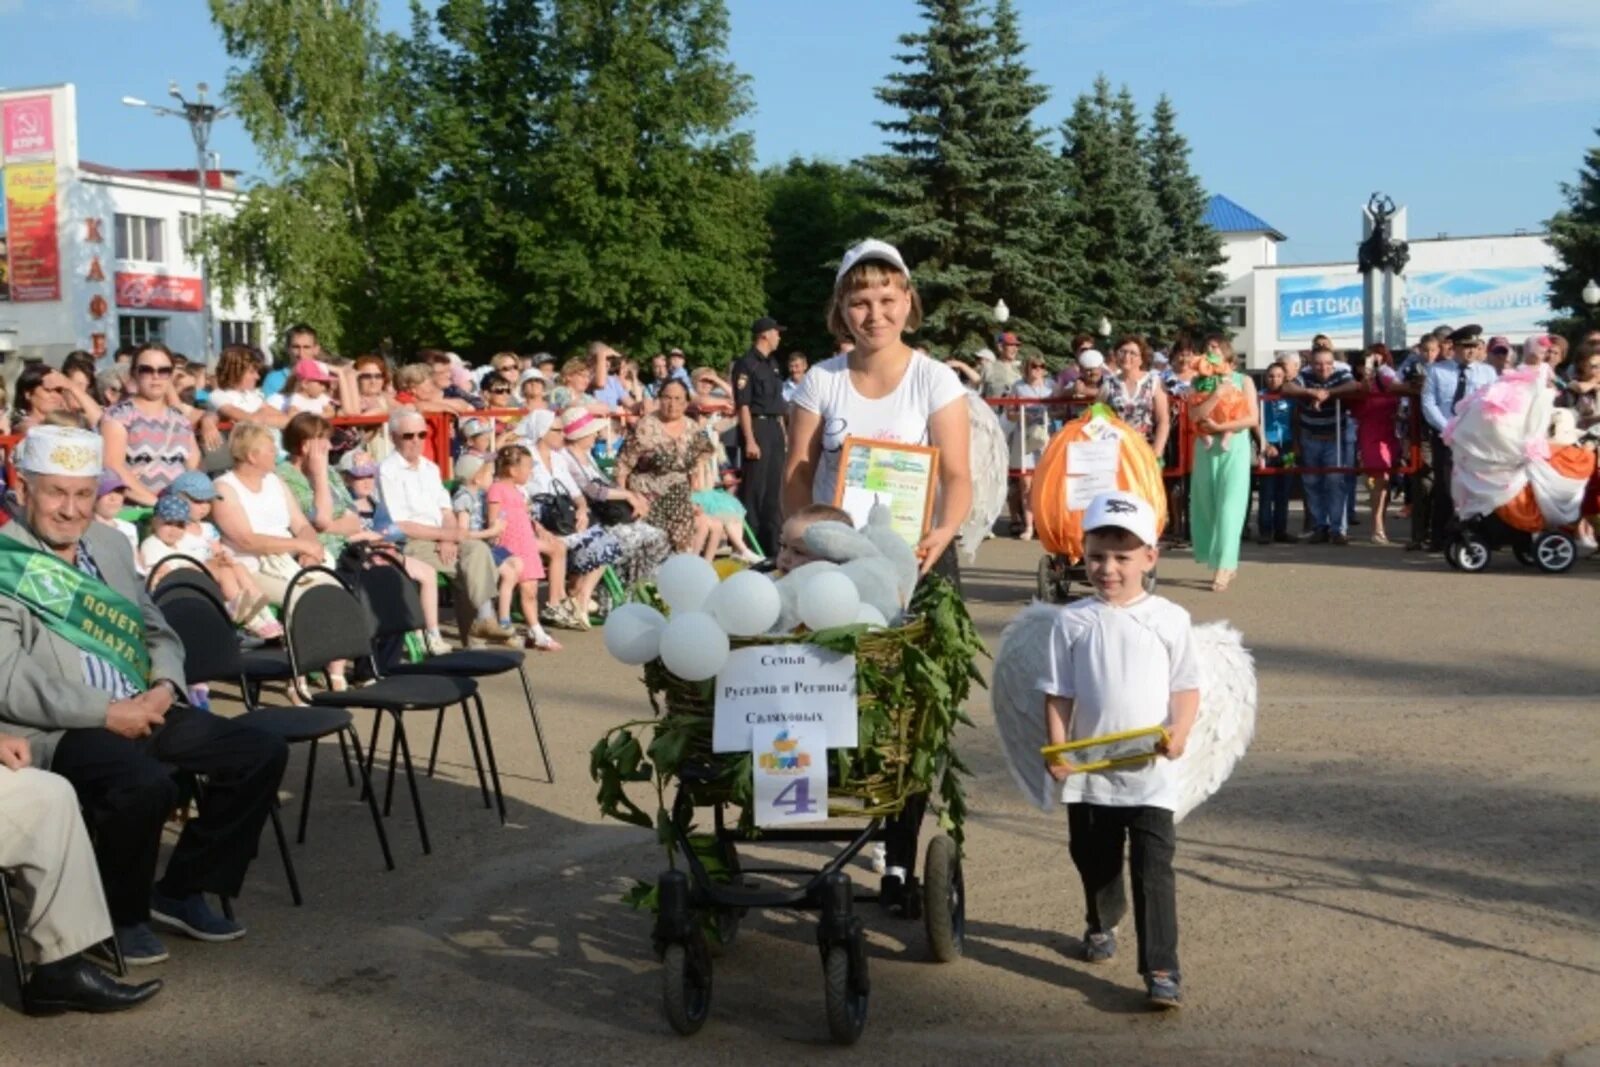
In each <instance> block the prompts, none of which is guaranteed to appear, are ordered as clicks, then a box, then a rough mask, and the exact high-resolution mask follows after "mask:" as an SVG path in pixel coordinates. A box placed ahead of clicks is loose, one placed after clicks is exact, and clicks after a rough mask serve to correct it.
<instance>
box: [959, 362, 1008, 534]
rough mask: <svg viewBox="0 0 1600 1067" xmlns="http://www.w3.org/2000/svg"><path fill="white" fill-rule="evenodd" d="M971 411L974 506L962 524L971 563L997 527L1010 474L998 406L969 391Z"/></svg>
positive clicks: (968, 401) (969, 412) (961, 532)
mask: <svg viewBox="0 0 1600 1067" xmlns="http://www.w3.org/2000/svg"><path fill="white" fill-rule="evenodd" d="M967 414H968V416H969V417H970V418H971V422H972V510H971V511H969V512H967V521H966V522H964V523H962V524H961V531H960V536H961V558H962V560H964V561H965V562H967V563H971V562H972V561H973V560H974V559H976V558H977V556H978V546H979V545H981V544H983V539H984V538H985V537H987V536H988V535H989V531H990V530H992V529H994V522H995V520H996V519H998V518H999V517H1000V513H1001V512H1002V511H1004V510H1005V508H1006V474H1007V471H1008V470H1009V469H1010V457H1009V453H1008V452H1007V451H1006V431H1005V427H1003V426H1002V425H1000V419H999V417H998V416H997V415H995V413H994V409H993V408H991V407H990V406H989V405H988V404H985V403H984V402H983V400H982V398H981V397H979V396H978V395H977V394H976V393H968V394H967Z"/></svg>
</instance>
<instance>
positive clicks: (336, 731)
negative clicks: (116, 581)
mask: <svg viewBox="0 0 1600 1067" xmlns="http://www.w3.org/2000/svg"><path fill="white" fill-rule="evenodd" d="M156 606H157V607H159V608H160V609H161V614H162V616H163V617H164V618H165V619H166V620H167V624H168V625H169V626H171V627H172V628H173V630H175V631H176V632H177V634H178V639H179V640H180V641H182V642H183V652H184V674H185V675H186V676H187V678H188V680H189V681H190V682H191V683H193V682H212V681H236V680H237V681H240V682H241V686H242V687H244V686H243V678H242V672H243V670H244V667H243V662H242V657H241V655H240V650H239V640H238V636H237V634H236V633H235V631H234V628H233V623H232V621H231V620H230V619H229V618H228V613H227V610H226V608H224V606H223V604H222V601H221V600H220V599H218V598H217V597H216V596H214V595H213V594H212V593H210V592H208V591H206V590H205V589H203V588H200V587H197V586H194V585H185V584H174V585H167V584H163V585H162V586H160V587H159V588H158V590H157V593H156ZM244 705H245V712H244V714H243V715H239V716H235V717H234V718H233V720H232V721H233V722H237V723H242V724H244V725H246V726H250V727H253V728H255V729H257V730H261V731H263V732H265V733H269V734H274V735H276V736H278V737H281V738H283V740H284V741H286V742H288V743H289V744H305V745H307V746H308V748H307V750H306V780H305V787H304V790H303V791H302V794H301V798H300V825H299V828H298V834H297V836H296V840H297V842H298V843H300V844H305V840H306V825H307V822H308V820H309V817H310V814H311V791H312V786H313V784H314V783H315V780H316V779H315V777H314V775H315V773H316V769H317V749H318V747H319V746H318V744H317V742H319V741H321V740H322V739H323V738H324V737H336V738H338V740H339V750H340V752H341V753H342V754H343V753H345V752H346V747H345V741H346V739H347V738H348V739H349V742H350V744H351V745H353V746H354V748H355V753H356V765H357V766H358V767H360V768H361V781H362V785H363V787H364V799H365V800H366V801H367V806H368V808H370V809H371V811H372V823H373V826H374V827H376V829H377V832H378V845H379V847H380V848H381V849H382V850H383V862H384V865H385V866H386V867H387V868H388V869H389V870H391V871H392V870H394V856H393V855H392V854H391V853H390V851H389V838H388V834H387V833H386V832H385V831H384V828H383V818H382V816H380V815H379V814H378V804H377V800H376V798H375V797H374V796H373V794H372V789H371V782H370V781H369V779H368V777H367V769H366V767H365V766H363V765H362V764H361V738H360V735H358V734H357V733H356V729H355V721H354V719H353V718H352V716H351V714H350V712H349V711H348V710H347V709H345V708H341V707H332V706H326V705H324V706H316V707H312V706H306V705H300V706H292V707H283V706H276V705H274V706H270V707H263V706H260V705H257V704H255V703H254V702H253V700H252V698H251V697H250V696H249V690H248V688H245V699H244ZM344 771H345V780H346V781H347V782H348V783H349V784H351V785H354V784H355V781H354V779H353V778H352V776H351V774H350V760H349V757H348V755H346V757H345V761H344ZM201 803H202V804H203V803H204V800H203V798H202V800H201ZM272 828H273V831H274V833H275V834H276V836H277V839H278V851H279V853H280V854H281V855H282V856H283V869H284V873H285V874H286V875H287V877H288V879H289V891H290V894H291V895H292V896H293V898H294V902H295V904H297V905H298V904H300V903H301V895H300V883H299V879H298V878H297V877H296V876H295V870H294V860H293V858H292V857H291V856H290V854H289V845H288V841H287V839H286V838H285V836H284V832H283V824H282V821H281V820H280V819H279V817H278V804H277V801H276V799H274V801H273V806H272Z"/></svg>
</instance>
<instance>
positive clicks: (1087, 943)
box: [1083, 930, 1117, 963]
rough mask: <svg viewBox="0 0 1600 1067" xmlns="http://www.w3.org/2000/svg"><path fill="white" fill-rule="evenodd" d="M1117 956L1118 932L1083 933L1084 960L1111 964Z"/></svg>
mask: <svg viewBox="0 0 1600 1067" xmlns="http://www.w3.org/2000/svg"><path fill="white" fill-rule="evenodd" d="M1116 954H1117V932H1116V931H1115V930H1107V931H1105V932H1104V933H1102V932H1100V931H1098V930H1085V931H1084V932H1083V958H1084V959H1085V960H1087V961H1088V962H1090V963H1110V962H1111V960H1112V958H1113V957H1115V956H1116Z"/></svg>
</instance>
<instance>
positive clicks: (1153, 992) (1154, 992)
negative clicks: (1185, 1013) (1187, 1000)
mask: <svg viewBox="0 0 1600 1067" xmlns="http://www.w3.org/2000/svg"><path fill="white" fill-rule="evenodd" d="M1144 987H1145V989H1146V990H1147V991H1148V993H1149V996H1148V1001H1149V1004H1150V1006H1151V1007H1152V1008H1159V1009H1161V1010H1162V1011H1172V1010H1174V1009H1176V1008H1181V1007H1183V991H1182V990H1181V989H1180V988H1179V980H1178V972H1176V971H1151V972H1150V973H1149V974H1148V975H1146V976H1145V980H1144Z"/></svg>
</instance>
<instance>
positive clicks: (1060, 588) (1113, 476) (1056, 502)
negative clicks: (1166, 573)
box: [1032, 404, 1167, 604]
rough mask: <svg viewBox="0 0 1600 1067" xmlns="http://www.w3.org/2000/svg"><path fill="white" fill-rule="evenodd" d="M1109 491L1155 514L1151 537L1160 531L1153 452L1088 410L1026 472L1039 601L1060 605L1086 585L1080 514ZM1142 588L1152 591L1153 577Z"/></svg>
mask: <svg viewBox="0 0 1600 1067" xmlns="http://www.w3.org/2000/svg"><path fill="white" fill-rule="evenodd" d="M1113 442H1114V449H1113V446H1112V443H1113ZM1113 453H1114V454H1113ZM1112 489H1122V490H1126V491H1127V492H1130V493H1134V494H1137V495H1138V496H1141V497H1143V498H1144V499H1145V500H1146V501H1148V502H1149V504H1150V506H1151V507H1152V508H1154V509H1155V513H1156V529H1157V531H1161V530H1164V529H1166V525H1167V494H1166V488H1165V486H1164V485H1163V484H1162V481H1161V464H1160V462H1159V461H1158V460H1157V459H1156V454H1155V452H1154V451H1153V450H1152V449H1151V448H1150V444H1149V442H1147V441H1146V440H1145V439H1144V435H1143V434H1141V433H1140V432H1139V431H1138V430H1136V429H1134V428H1133V427H1132V426H1130V425H1128V424H1127V423H1125V422H1123V421H1122V420H1121V419H1119V418H1117V416H1116V415H1115V414H1113V413H1112V411H1111V409H1110V408H1108V407H1106V406H1105V405H1104V404H1095V405H1094V406H1092V407H1090V408H1089V409H1088V410H1086V411H1084V412H1083V413H1082V414H1081V415H1079V416H1078V417H1077V418H1075V419H1073V420H1072V421H1071V422H1069V423H1067V424H1066V425H1065V426H1063V427H1061V429H1060V430H1059V431H1057V433H1056V435H1055V436H1054V437H1052V438H1051V439H1050V443H1049V444H1048V445H1046V446H1045V450H1044V453H1043V455H1041V456H1040V457H1039V463H1038V466H1036V467H1035V468H1034V471H1033V496H1032V504H1033V522H1034V529H1035V530H1036V531H1037V532H1038V535H1039V543H1040V544H1041V545H1043V546H1044V550H1045V557H1044V558H1043V559H1041V560H1040V561H1039V574H1038V596H1039V599H1040V600H1045V601H1050V602H1052V603H1057V604H1060V603H1065V602H1066V601H1067V600H1069V599H1071V597H1072V583H1073V582H1074V581H1077V582H1079V583H1082V584H1084V585H1085V586H1086V585H1087V581H1088V579H1087V577H1086V576H1085V574H1084V571H1083V512H1084V510H1085V509H1086V508H1087V507H1088V506H1089V501H1090V500H1092V499H1093V498H1094V496H1095V495H1096V494H1097V493H1100V492H1109V491H1110V490H1112ZM1146 584H1147V586H1148V587H1150V588H1152V589H1153V588H1154V587H1155V574H1154V573H1153V572H1152V573H1151V574H1150V576H1149V577H1148V578H1147V579H1146Z"/></svg>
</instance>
